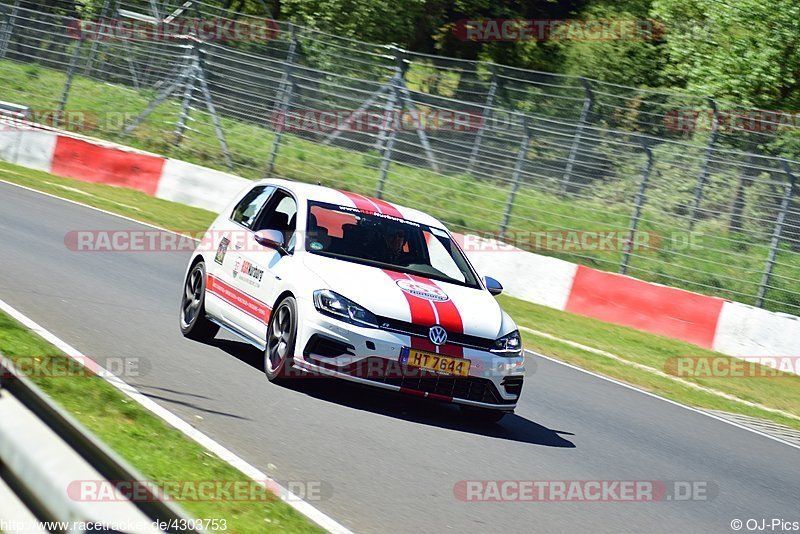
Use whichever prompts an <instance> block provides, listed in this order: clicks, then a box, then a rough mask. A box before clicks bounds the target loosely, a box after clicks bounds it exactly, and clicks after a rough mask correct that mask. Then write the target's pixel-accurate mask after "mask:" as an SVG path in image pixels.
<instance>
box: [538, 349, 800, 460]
mask: <svg viewBox="0 0 800 534" xmlns="http://www.w3.org/2000/svg"><path fill="white" fill-rule="evenodd" d="M525 352H527V353H528V354H530V355H532V356H537V357H539V358H543V359H545V360H548V361H551V362H553V363H557V364H559V365H563V366H564V367H569V368H570V369H575V370H576V371H580V372H581V373H586V374H587V375H591V376H593V377H595V378H599V379H601V380H605V381H607V382H611V383H612V384H616V385H618V386H622V387H624V388H626V389H630V390H632V391H637V392H639V393H642V394H644V395H647V396H648V397H652V398H654V399H658V400H662V401H664V402H667V403H669V404H672V405H673V406H679V407H681V408H683V409H685V410H689V411H690V412H695V413H699V414H701V415H705V416H706V417H710V418H711V419H716V420H717V421H721V422H723V423H726V424H729V425H731V426H735V427H737V428H740V429H742V430H746V431H748V432H752V433H753V434H758V435H759V436H763V437H765V438H768V439H771V440H773V441H777V442H778V443H782V444H784V445H788V446H789V447H793V448H795V449H800V445H795V444H794V443H791V442H788V441H784V440H782V439H780V438H778V437H775V436H771V435H770V434H767V433H765V432H761V431H760V430H756V429H755V428H750V427H747V426H744V425H742V424H739V423H736V422H735V421H730V420H728V419H725V418H724V417H720V416H718V415H715V414H713V413H709V412H706V411H703V410H701V409H700V408H695V407H694V406H689V405H688V404H683V403H681V402H678V401H675V400H672V399H668V398H666V397H662V396H661V395H657V394H655V393H653V392H651V391H647V390H646V389H642V388H639V387H636V386H633V385H631V384H628V383H626V382H622V381H621V380H617V379H616V378H611V377H610V376H605V375H601V374H599V373H595V372H594V371H589V370H588V369H584V368H583V367H578V366H577V365H573V364H571V363H568V362H565V361H562V360H558V359H556V358H552V357H550V356H545V355H544V354H541V353H539V352H534V351H532V350H530V349H525Z"/></svg>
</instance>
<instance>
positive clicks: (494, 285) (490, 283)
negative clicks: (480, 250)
mask: <svg viewBox="0 0 800 534" xmlns="http://www.w3.org/2000/svg"><path fill="white" fill-rule="evenodd" d="M483 285H485V286H486V289H488V290H489V293H491V294H492V295H499V294H500V293H502V292H503V285H502V284H501V283H500V282H498V281H497V280H495V279H494V278H492V277H491V276H484V277H483Z"/></svg>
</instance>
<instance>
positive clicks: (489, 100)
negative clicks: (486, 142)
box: [467, 65, 497, 174]
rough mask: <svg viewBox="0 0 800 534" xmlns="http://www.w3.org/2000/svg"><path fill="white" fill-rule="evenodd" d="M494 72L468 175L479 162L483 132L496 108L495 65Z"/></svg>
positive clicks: (470, 158) (476, 135)
mask: <svg viewBox="0 0 800 534" xmlns="http://www.w3.org/2000/svg"><path fill="white" fill-rule="evenodd" d="M489 68H490V69H491V70H492V82H491V84H490V85H489V93H488V94H487V95H486V103H485V104H484V105H483V109H484V111H483V121H482V123H481V127H480V128H479V129H478V133H477V134H475V141H474V142H473V143H472V152H470V155H469V163H467V174H472V169H473V168H474V167H475V163H476V162H477V161H478V156H479V155H480V151H481V144H482V143H483V132H484V130H485V129H486V123H487V122H488V121H490V120H491V118H492V111H493V108H494V98H495V95H496V94H497V70H496V69H495V68H494V65H489Z"/></svg>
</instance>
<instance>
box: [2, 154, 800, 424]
mask: <svg viewBox="0 0 800 534" xmlns="http://www.w3.org/2000/svg"><path fill="white" fill-rule="evenodd" d="M0 178H1V179H4V180H7V181H9V182H13V183H17V184H20V185H25V186H28V187H31V188H34V189H38V190H41V191H45V192H48V193H52V194H55V195H58V196H61V197H64V198H69V199H71V200H76V201H79V202H83V203H86V204H89V205H92V206H96V207H100V208H103V209H106V210H108V211H111V212H114V213H119V214H121V215H126V216H129V217H132V218H134V219H137V220H141V221H143V222H147V223H151V224H156V225H159V226H163V227H165V228H173V229H175V228H177V229H181V230H200V231H202V230H205V229H206V228H207V227H208V225H209V224H210V223H211V221H212V220H213V219H214V217H215V215H214V214H213V213H211V212H209V211H206V210H202V209H198V208H192V207H189V206H184V205H181V204H176V203H173V202H168V201H164V200H159V199H155V198H152V197H149V196H147V195H145V194H143V193H139V192H137V191H131V190H127V189H120V188H115V187H109V186H106V185H102V184H90V183H84V182H79V181H76V180H72V179H68V178H60V177H56V176H52V175H50V174H47V173H44V172H40V171H33V170H30V169H24V168H21V167H18V166H16V165H11V164H8V163H1V162H0ZM499 298H500V301H501V303H502V304H503V306H504V307H505V309H506V310H507V311H508V312H509V313H510V314H511V315H512V316H513V317H514V319H515V320H516V321H517V323H518V324H519V325H521V326H527V327H529V328H533V329H536V330H539V331H542V332H546V333H549V334H552V335H554V336H557V337H559V338H562V339H566V340H570V341H573V342H577V343H581V344H584V345H587V346H590V347H593V348H597V349H601V350H605V351H607V352H611V353H613V354H617V355H619V356H621V357H623V358H624V359H626V360H629V361H631V362H635V363H639V364H642V365H647V366H649V367H652V368H655V369H658V370H664V369H665V367H666V366H667V365H668V362H669V361H670V359H671V358H678V357H698V358H702V357H707V356H712V357H713V356H723V355H721V354H719V353H715V352H712V351H709V350H706V349H702V348H699V347H697V346H695V345H691V344H689V343H685V342H682V341H677V340H674V339H670V338H666V337H662V336H657V335H654V334H649V333H645V332H640V331H638V330H634V329H631V328H627V327H622V326H616V325H611V324H608V323H604V322H602V321H598V320H596V319H591V318H588V317H581V316H578V315H574V314H570V313H566V312H561V311H558V310H554V309H551V308H547V307H544V306H538V305H536V304H531V303H529V302H525V301H522V300H519V299H515V298H513V297H508V296H501V297H499ZM523 337H524V339H525V345H526V347H528V348H530V349H533V350H535V351H539V352H542V353H544V354H547V355H549V356H552V357H554V358H558V359H561V360H564V361H567V362H570V363H573V364H575V365H578V366H580V367H583V368H585V369H589V370H592V371H595V372H598V373H601V374H603V375H607V376H610V377H613V378H616V379H619V380H622V381H624V382H627V383H630V384H633V385H636V386H639V387H641V388H644V389H646V390H648V391H652V392H654V393H657V394H659V395H663V396H664V397H667V398H670V399H673V400H675V401H678V402H682V403H684V404H688V405H690V406H695V407H699V408H708V409H715V410H723V411H728V412H732V413H739V414H743V415H750V416H754V417H759V418H762V419H766V420H770V421H774V422H777V423H781V424H784V425H787V426H790V427H792V428H796V429H800V420H798V419H792V418H789V417H784V416H781V415H779V414H775V413H771V412H768V411H764V410H759V409H757V408H752V407H748V406H746V405H743V404H741V403H737V402H734V401H730V400H726V399H723V398H720V397H718V396H715V395H711V394H709V393H704V392H701V391H697V390H695V389H692V388H690V387H687V386H686V385H685V384H682V383H680V382H678V381H675V380H670V379H669V378H664V377H661V376H658V375H656V374H654V373H650V372H647V371H646V370H642V369H637V368H634V367H631V366H629V365H625V364H624V363H621V362H617V361H614V360H612V359H609V358H605V357H603V356H599V355H597V354H593V353H591V352H587V351H584V350H581V349H579V348H576V347H573V346H570V345H568V344H565V343H562V342H559V341H556V340H552V339H546V338H543V337H539V336H535V335H531V334H523ZM686 380H689V381H691V382H694V383H696V384H699V385H701V386H704V387H707V388H711V389H714V390H716V391H719V392H722V393H726V394H728V395H734V396H736V397H738V398H740V399H742V400H745V401H749V402H753V403H757V404H762V405H764V406H767V407H770V408H773V409H778V410H783V411H786V412H790V413H792V414H796V415H798V416H800V377H797V376H780V377H774V378H766V377H764V378H758V377H750V378H732V377H728V378H726V377H708V378H699V377H688V378H686Z"/></svg>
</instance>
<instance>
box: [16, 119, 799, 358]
mask: <svg viewBox="0 0 800 534" xmlns="http://www.w3.org/2000/svg"><path fill="white" fill-rule="evenodd" d="M0 159H2V160H5V161H9V162H12V163H16V164H18V165H22V166H24V167H29V168H33V169H39V170H44V171H49V172H52V173H53V174H57V175H60V176H67V177H71V178H77V179H79V180H85V181H89V182H101V183H108V184H112V185H116V186H123V187H130V188H133V189H137V190H139V191H144V192H145V193H147V194H149V195H154V196H156V197H158V198H163V199H165V200H172V201H175V202H181V203H184V204H188V205H191V206H195V207H199V208H205V209H209V210H212V211H219V210H220V209H221V208H222V207H223V206H224V205H225V204H227V203H228V201H229V200H230V199H231V198H232V197H233V196H234V195H235V194H236V193H237V192H238V191H240V190H241V189H242V188H243V187H244V186H246V184H247V183H248V180H246V179H244V178H241V177H239V176H235V175H232V174H228V173H225V172H221V171H216V170H212V169H208V168H205V167H200V166H198V165H194V164H191V163H186V162H184V161H179V160H173V159H168V158H164V157H162V156H157V155H153V154H148V153H145V152H142V151H138V150H135V149H132V148H129V147H125V146H120V145H114V144H112V143H107V142H104V141H99V140H95V139H91V138H87V137H81V138H80V139H77V138H75V137H74V136H69V135H66V134H64V132H57V131H31V130H28V131H13V130H9V129H8V128H4V129H3V130H2V131H0ZM476 249H477V250H476ZM467 255H468V256H469V257H470V260H471V261H472V262H473V263H474V264H475V266H476V267H477V269H478V270H479V271H480V272H482V273H485V274H490V275H492V276H496V277H497V278H499V279H501V280H502V281H503V282H504V284H505V288H506V293H508V294H509V295H512V296H514V297H517V298H520V299H522V300H526V301H528V302H533V303H535V304H541V305H544V306H548V307H551V308H556V309H559V310H564V311H568V312H572V313H576V314H579V315H585V316H588V317H593V318H596V319H600V320H602V321H606V322H609V323H614V324H621V325H625V326H630V327H633V328H636V329H639V330H644V331H647V332H652V333H655V334H660V335H663V336H667V337H671V338H674V339H680V340H683V341H687V342H689V343H693V344H696V345H698V346H701V347H706V348H713V349H714V350H717V351H719V352H721V353H723V354H728V355H730V356H738V357H744V358H747V357H754V356H798V355H800V318H798V317H795V316H792V315H787V314H782V313H775V312H769V311H765V310H762V309H759V308H753V307H751V306H746V305H744V304H740V303H737V302H730V301H725V300H723V299H719V298H716V297H708V296H705V295H700V294H697V293H692V292H690V291H684V290H681V289H676V288H672V287H667V286H662V285H659V284H652V283H649V282H643V281H641V280H637V279H635V278H631V277H629V276H623V275H617V274H613V273H607V272H604V271H598V270H595V269H591V268H589V267H584V266H582V265H575V264H572V263H569V262H566V261H563V260H559V259H556V258H550V257H547V256H540V255H537V254H534V253H531V252H525V251H522V250H513V251H507V250H504V251H503V252H501V253H495V252H494V251H493V250H492V249H491V247H487V249H486V250H481V249H480V247H468V252H467Z"/></svg>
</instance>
